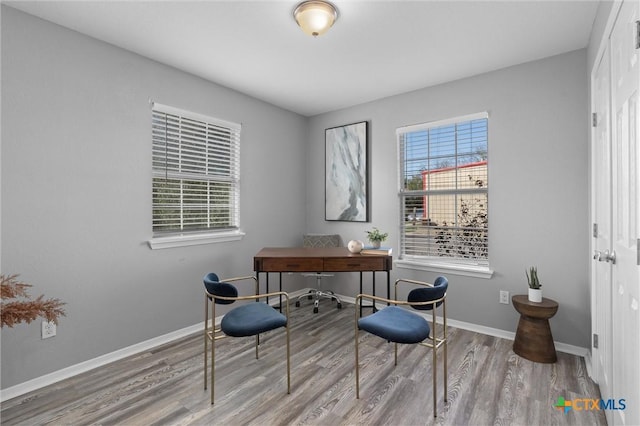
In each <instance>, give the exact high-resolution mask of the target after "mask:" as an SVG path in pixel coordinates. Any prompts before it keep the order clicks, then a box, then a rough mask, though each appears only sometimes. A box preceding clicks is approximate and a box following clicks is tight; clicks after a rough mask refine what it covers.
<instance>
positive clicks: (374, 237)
mask: <svg viewBox="0 0 640 426" xmlns="http://www.w3.org/2000/svg"><path fill="white" fill-rule="evenodd" d="M388 236H389V234H388V233H386V232H381V231H380V230H379V229H378V228H375V227H374V228H373V229H372V230H371V231H367V239H368V240H369V241H370V242H371V245H372V246H373V247H374V248H380V243H382V242H383V241H384V240H386V239H387V237H388Z"/></svg>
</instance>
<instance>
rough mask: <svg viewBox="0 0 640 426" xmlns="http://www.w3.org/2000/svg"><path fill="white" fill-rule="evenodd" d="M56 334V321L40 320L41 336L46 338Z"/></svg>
mask: <svg viewBox="0 0 640 426" xmlns="http://www.w3.org/2000/svg"><path fill="white" fill-rule="evenodd" d="M55 335H56V323H55V322H53V321H52V322H49V321H47V320H44V321H42V338H43V339H48V338H49V337H53V336H55Z"/></svg>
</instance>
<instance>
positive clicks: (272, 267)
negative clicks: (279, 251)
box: [260, 257, 322, 272]
mask: <svg viewBox="0 0 640 426" xmlns="http://www.w3.org/2000/svg"><path fill="white" fill-rule="evenodd" d="M261 263H262V265H261V266H260V272H322V258H310V257H299V258H295V257H293V258H282V259H280V258H277V257H272V258H268V259H261Z"/></svg>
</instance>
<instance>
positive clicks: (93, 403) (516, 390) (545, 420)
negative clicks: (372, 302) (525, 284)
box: [0, 300, 606, 425]
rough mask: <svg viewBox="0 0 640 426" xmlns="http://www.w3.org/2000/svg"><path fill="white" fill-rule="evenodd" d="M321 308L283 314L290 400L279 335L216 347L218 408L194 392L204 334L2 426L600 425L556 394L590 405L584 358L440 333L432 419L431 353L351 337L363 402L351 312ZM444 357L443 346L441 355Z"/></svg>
mask: <svg viewBox="0 0 640 426" xmlns="http://www.w3.org/2000/svg"><path fill="white" fill-rule="evenodd" d="M343 306H344V307H343V309H341V310H337V309H336V308H335V304H333V305H331V304H330V302H329V301H328V300H327V301H323V302H322V303H321V305H320V313H319V314H315V315H314V314H313V313H312V312H311V310H312V307H311V306H309V305H308V304H306V305H305V304H303V306H302V307H300V308H295V307H293V306H292V307H291V324H292V326H291V357H292V358H291V359H292V369H291V394H290V395H287V394H286V375H285V374H286V373H285V371H286V370H285V368H286V367H285V358H284V356H285V349H284V333H283V329H281V330H279V331H272V332H269V333H267V334H265V335H262V337H261V345H260V347H261V349H260V353H261V356H260V359H259V360H256V359H255V356H254V350H253V341H254V340H253V339H252V338H225V339H222V340H219V341H218V342H217V354H218V356H217V357H216V358H217V360H218V361H217V363H216V401H215V405H213V406H212V405H210V403H209V391H205V390H204V389H203V383H204V378H203V355H202V351H203V338H202V334H197V335H194V336H190V337H187V338H184V339H180V340H178V341H175V342H172V343H171V344H167V345H163V346H161V347H158V348H155V349H154V350H151V351H147V352H144V353H140V354H138V355H136V356H132V357H129V358H127V359H124V360H121V361H118V362H115V363H112V364H110V365H107V366H104V367H101V368H98V369H96V370H93V371H90V372H87V373H84V374H82V375H79V376H76V377H73V378H70V379H67V380H64V381H62V382H59V383H56V384H54V385H51V386H48V387H46V388H42V389H39V390H37V391H34V392H32V393H30V394H26V395H23V396H20V397H17V398H14V399H12V400H9V401H6V402H3V403H2V408H1V418H0V421H1V423H2V424H3V425H15V424H19V425H41V424H55V425H62V424H65V425H84V424H103V425H112V424H119V425H155V424H157V425H201V424H216V425H245V424H253V425H265V424H270V425H271V424H272V425H290V424H322V425H342V424H364V425H431V424H446V425H467V424H469V425H489V424H499V425H510V424H513V425H547V424H554V425H565V424H566V425H572V424H576V425H587V424H589V425H598V424H606V420H605V417H604V414H603V413H602V412H601V411H576V410H570V411H569V412H568V413H566V414H565V413H563V412H562V411H560V410H558V409H556V408H554V404H555V403H556V401H557V399H558V397H560V396H562V397H564V398H565V399H567V400H569V399H575V398H594V399H595V398H599V397H600V392H599V389H598V386H597V385H596V384H594V383H593V382H592V381H591V380H590V379H589V377H588V376H587V372H586V368H585V364H584V360H583V359H582V358H579V357H576V356H574V355H568V354H565V353H561V352H559V353H558V362H557V363H555V364H538V363H533V362H530V361H527V360H525V359H523V358H520V357H519V356H517V355H515V354H514V353H513V351H512V349H511V346H512V344H513V342H512V341H510V340H505V339H500V338H495V337H491V336H487V335H482V334H478V333H473V332H469V331H465V330H461V329H456V328H450V329H449V339H450V340H449V375H448V376H449V391H448V402H447V403H446V404H445V402H444V398H443V392H442V365H441V362H442V361H441V357H440V358H439V360H438V364H439V366H438V374H439V382H438V386H439V387H438V418H436V419H434V418H433V414H432V413H433V412H432V408H433V406H432V394H431V377H432V376H431V372H432V365H431V363H432V361H431V352H430V349H427V348H424V347H420V346H416V345H402V346H401V347H400V350H399V363H398V366H397V367H395V368H394V366H393V346H392V345H391V344H388V343H387V342H385V341H383V340H381V339H379V338H377V337H375V336H372V335H369V334H367V333H365V332H360V342H361V345H360V366H361V370H360V399H359V400H356V398H355V379H354V362H355V360H354V343H353V339H354V307H353V305H349V304H343ZM440 354H441V350H440V352H439V355H440Z"/></svg>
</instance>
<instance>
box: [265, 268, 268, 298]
mask: <svg viewBox="0 0 640 426" xmlns="http://www.w3.org/2000/svg"><path fill="white" fill-rule="evenodd" d="M265 294H269V273H268V272H267V289H266V291H265ZM267 303H269V298H268V297H267Z"/></svg>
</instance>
